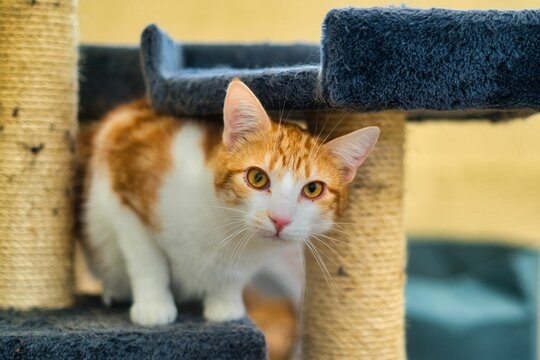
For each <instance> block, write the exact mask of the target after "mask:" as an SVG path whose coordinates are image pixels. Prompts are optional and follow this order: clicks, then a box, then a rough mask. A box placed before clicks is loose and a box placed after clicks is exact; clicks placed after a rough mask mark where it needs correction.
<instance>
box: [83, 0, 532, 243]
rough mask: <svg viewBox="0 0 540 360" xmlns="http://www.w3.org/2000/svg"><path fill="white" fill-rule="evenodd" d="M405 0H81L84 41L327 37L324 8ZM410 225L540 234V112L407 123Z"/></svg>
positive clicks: (427, 230) (480, 233)
mask: <svg viewBox="0 0 540 360" xmlns="http://www.w3.org/2000/svg"><path fill="white" fill-rule="evenodd" d="M389 4H393V5H397V6H399V5H400V4H401V2H400V1H394V2H383V1H379V0H364V1H349V2H347V1H337V0H332V1H313V0H311V1H310V0H302V1H294V0H289V1H285V0H271V1H270V0H265V1H253V0H216V1H210V0H199V1H197V0H191V1H187V0H184V1H181V0H154V1H145V0H80V5H79V15H80V25H81V40H82V41H83V42H86V43H108V44H111V43H114V44H136V43H137V42H138V39H139V35H140V32H141V31H142V29H143V28H144V27H145V26H146V25H147V24H149V23H152V22H154V23H157V24H159V25H160V26H161V27H162V28H164V29H165V30H166V31H167V32H169V33H170V34H171V35H172V36H173V37H175V38H177V39H181V40H183V41H198V42H219V41H243V42H245V41H281V42H292V41H308V42H318V41H319V38H320V28H321V26H320V25H321V22H322V19H323V17H324V14H325V13H326V12H327V11H328V10H329V9H331V8H334V7H342V6H346V5H356V6H386V5H389ZM407 5H408V6H411V7H447V8H455V9H471V8H476V9H488V8H497V9H523V8H535V7H537V8H540V0H516V1H508V0H433V1H429V0H415V1H409V2H407ZM407 131H408V141H407V156H406V164H407V167H406V177H407V181H406V209H405V211H406V226H407V230H408V232H409V233H416V234H439V235H457V236H462V237H471V236H472V237H490V238H495V239H497V238H498V239H511V240H514V241H516V242H521V243H532V242H535V241H540V116H538V115H537V116H535V117H532V118H530V119H528V121H516V122H512V123H508V124H500V125H491V124H488V123H485V122H475V123H467V124H464V123H461V124H460V123H449V122H446V123H435V122H431V123H424V124H409V125H408V127H407Z"/></svg>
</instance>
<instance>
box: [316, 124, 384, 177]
mask: <svg viewBox="0 0 540 360" xmlns="http://www.w3.org/2000/svg"><path fill="white" fill-rule="evenodd" d="M379 133H380V130H379V128H378V127H376V126H369V127H366V128H363V129H360V130H357V131H354V132H352V133H350V134H347V135H344V136H341V137H339V138H337V139H334V140H332V141H330V142H329V143H327V144H326V145H325V146H326V147H327V149H328V150H329V151H330V152H331V153H332V154H334V155H335V156H336V157H337V158H338V159H339V160H340V161H341V163H342V166H343V181H344V182H346V183H349V182H351V181H352V180H353V179H354V177H355V175H356V171H357V170H358V167H359V166H360V165H362V163H363V162H364V161H365V160H366V158H367V157H368V155H369V153H370V152H371V150H372V149H373V148H374V147H375V144H376V143H377V140H378V138H379Z"/></svg>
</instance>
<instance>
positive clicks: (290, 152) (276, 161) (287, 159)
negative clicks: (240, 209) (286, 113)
mask: <svg viewBox="0 0 540 360" xmlns="http://www.w3.org/2000/svg"><path fill="white" fill-rule="evenodd" d="M266 160H267V162H268V168H264V167H262V164H264V163H265V161H266ZM211 164H212V166H213V168H214V171H215V174H216V175H215V186H216V189H217V190H218V191H219V192H221V193H222V194H224V200H225V201H227V202H228V203H229V204H231V205H235V204H238V203H240V202H241V201H242V200H243V199H245V198H246V197H248V196H249V194H250V193H251V191H253V190H252V189H250V188H248V187H247V186H246V185H245V183H244V181H243V175H242V174H243V171H244V170H245V169H246V168H248V167H250V166H256V167H261V168H262V169H263V170H265V171H267V172H273V173H276V174H278V175H281V174H284V173H285V172H287V171H292V172H293V174H294V176H295V178H296V179H297V180H299V179H311V180H320V181H323V182H324V183H325V184H326V186H327V191H326V194H325V195H324V196H322V197H321V198H319V199H316V200H306V201H317V204H318V205H319V206H320V207H321V208H322V209H323V210H329V211H333V212H334V213H335V214H337V215H339V214H340V213H341V212H342V211H343V210H344V208H345V199H346V194H347V185H346V184H344V183H343V182H342V181H341V176H340V175H341V174H340V165H339V162H338V160H337V159H335V158H334V157H333V156H332V155H331V154H330V153H329V152H328V151H327V150H326V148H325V147H324V146H322V144H321V141H320V140H319V139H318V138H316V137H314V136H312V135H310V134H309V133H307V132H306V131H304V130H302V129H301V128H300V127H299V126H297V125H294V124H286V123H285V124H281V125H278V124H276V123H273V125H272V130H271V131H270V132H269V133H264V134H263V133H259V134H253V135H252V136H250V137H249V138H247V139H245V141H243V142H242V143H240V144H239V145H238V146H237V147H236V148H235V149H233V150H232V151H227V150H226V149H225V148H220V151H219V152H217V154H216V157H215V158H214V159H213V160H212V162H211Z"/></svg>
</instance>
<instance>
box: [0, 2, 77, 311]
mask: <svg viewBox="0 0 540 360" xmlns="http://www.w3.org/2000/svg"><path fill="white" fill-rule="evenodd" d="M75 24H76V17H75V1H73V0H1V1H0V308H17V309H28V308H33V307H42V308H60V307H64V306H68V305H70V304H71V303H72V300H73V296H72V287H73V286H72V250H71V245H72V244H71V242H72V235H71V229H72V211H71V209H72V202H71V197H72V190H71V181H72V170H73V150H74V145H75V143H74V135H75V132H76V109H77V86H78V82H77V60H78V59H77V51H76V36H75Z"/></svg>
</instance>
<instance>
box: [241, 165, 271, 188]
mask: <svg viewBox="0 0 540 360" xmlns="http://www.w3.org/2000/svg"><path fill="white" fill-rule="evenodd" d="M246 181H247V183H248V185H249V186H251V187H253V188H255V189H257V190H264V189H267V188H268V186H270V179H268V175H266V173H265V172H264V171H262V170H261V169H259V168H251V169H248V170H247V171H246Z"/></svg>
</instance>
